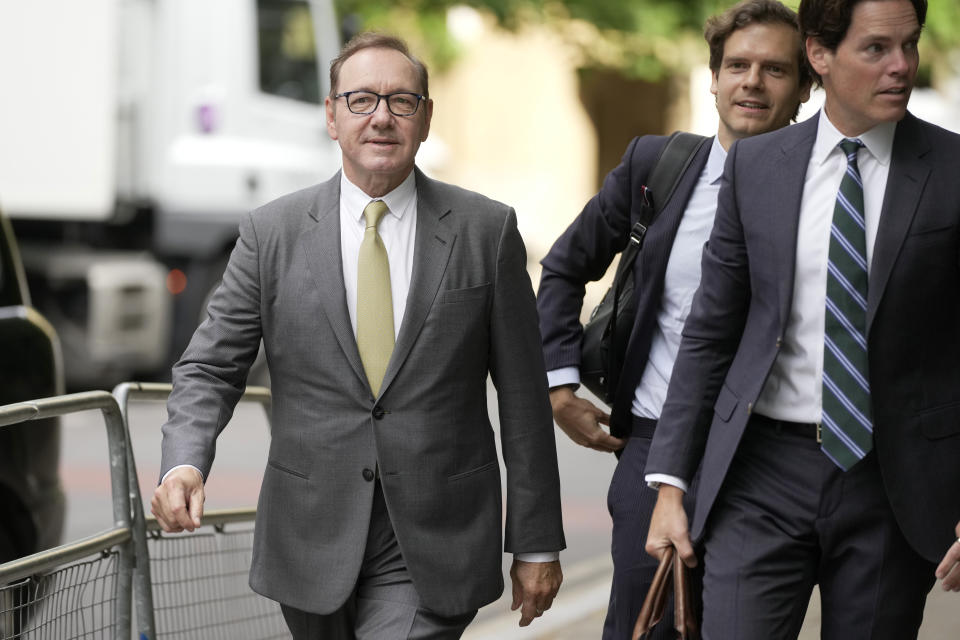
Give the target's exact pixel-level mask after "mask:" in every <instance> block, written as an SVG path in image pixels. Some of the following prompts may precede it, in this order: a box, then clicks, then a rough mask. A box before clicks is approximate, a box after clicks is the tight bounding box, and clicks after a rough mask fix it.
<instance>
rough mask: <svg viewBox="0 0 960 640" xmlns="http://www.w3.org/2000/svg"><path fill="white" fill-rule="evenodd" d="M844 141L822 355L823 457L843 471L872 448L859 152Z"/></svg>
mask: <svg viewBox="0 0 960 640" xmlns="http://www.w3.org/2000/svg"><path fill="white" fill-rule="evenodd" d="M861 146H863V143H862V142H861V141H860V140H858V139H856V140H850V139H845V140H844V141H843V142H841V143H840V148H841V149H842V150H843V152H844V153H845V154H846V156H847V170H846V172H845V173H844V175H843V180H841V181H840V192H839V193H838V194H837V204H836V206H835V207H834V209H833V225H832V226H831V227H830V255H829V262H828V264H827V310H826V321H825V325H824V350H823V433H822V438H823V443H822V445H821V446H822V448H823V452H824V453H826V454H827V456H829V458H830V459H831V460H833V462H834V463H836V465H837V466H838V467H840V468H841V469H843V470H844V471H846V470H847V469H849V468H850V467H852V466H853V465H854V464H856V463H857V461H858V460H860V459H861V458H863V457H864V456H865V455H867V453H869V452H870V450H871V449H873V422H872V420H871V418H870V413H871V412H870V379H869V378H870V375H869V370H868V367H867V338H866V328H867V258H866V255H867V251H866V244H867V242H866V232H865V226H864V217H863V211H864V209H863V182H862V181H861V179H860V171H859V169H858V168H857V152H858V151H859V150H860V147H861Z"/></svg>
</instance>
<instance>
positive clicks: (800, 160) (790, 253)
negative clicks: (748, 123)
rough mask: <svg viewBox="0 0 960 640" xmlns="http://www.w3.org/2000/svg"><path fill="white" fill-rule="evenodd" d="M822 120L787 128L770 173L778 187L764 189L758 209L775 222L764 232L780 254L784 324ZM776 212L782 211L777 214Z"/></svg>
mask: <svg viewBox="0 0 960 640" xmlns="http://www.w3.org/2000/svg"><path fill="white" fill-rule="evenodd" d="M819 120H820V119H819V117H817V116H814V117H812V118H810V119H809V120H806V121H804V122H802V123H799V124H795V125H792V126H790V127H789V128H788V129H787V135H786V137H785V139H784V140H783V142H782V144H781V146H780V154H781V158H782V161H780V162H777V163H775V166H774V167H773V171H772V174H771V175H770V176H769V178H770V182H769V184H771V185H775V188H774V189H770V190H765V191H764V193H765V199H766V202H765V203H764V205H763V207H762V208H761V209H760V210H758V212H757V214H758V215H761V216H765V217H766V221H767V224H770V225H772V226H773V228H772V229H770V233H769V234H762V236H763V237H767V238H773V245H774V246H773V253H772V255H774V256H777V259H776V260H773V264H772V265H771V266H772V267H773V268H775V269H777V271H778V272H779V273H778V274H777V276H776V282H777V284H778V290H777V297H778V304H777V308H778V309H779V311H780V326H781V327H786V325H787V321H788V320H789V317H790V305H791V303H792V302H793V285H794V280H795V279H796V276H797V233H798V232H799V228H800V205H801V202H802V201H803V184H804V181H805V180H806V176H807V166H808V165H809V164H810V154H811V153H813V143H814V141H815V140H816V138H817V124H818V122H819ZM751 188H752V187H749V186H748V187H747V189H751ZM784 203H791V204H790V205H789V207H790V208H789V209H787V206H785V205H784ZM777 212H779V215H776V213H777Z"/></svg>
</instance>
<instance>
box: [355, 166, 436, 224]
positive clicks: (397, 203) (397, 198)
mask: <svg viewBox="0 0 960 640" xmlns="http://www.w3.org/2000/svg"><path fill="white" fill-rule="evenodd" d="M416 195H417V180H416V171H411V172H410V175H408V176H407V177H406V178H405V179H404V181H403V182H401V183H400V184H399V185H397V187H396V188H395V189H394V190H393V191H391V192H390V193H388V194H386V195H384V196H383V197H380V198H371V197H370V196H368V195H367V194H366V193H364V192H363V189H361V188H360V187H358V186H357V185H355V184H353V183H352V182H350V180H349V179H348V178H347V175H346V173H344V172H343V171H341V172H340V206H341V209H342V210H343V211H344V212H345V213H346V214H347V215H348V217H349V218H350V219H351V220H355V221H357V222H360V218H362V217H363V210H364V208H366V206H367V205H368V204H370V201H371V200H383V201H384V202H386V203H387V208H389V209H390V215H392V216H394V217H395V218H398V219H399V218H402V217H403V214H404V213H405V212H406V211H407V210H409V209H410V206H411V204H412V203H413V202H414V199H415V198H416Z"/></svg>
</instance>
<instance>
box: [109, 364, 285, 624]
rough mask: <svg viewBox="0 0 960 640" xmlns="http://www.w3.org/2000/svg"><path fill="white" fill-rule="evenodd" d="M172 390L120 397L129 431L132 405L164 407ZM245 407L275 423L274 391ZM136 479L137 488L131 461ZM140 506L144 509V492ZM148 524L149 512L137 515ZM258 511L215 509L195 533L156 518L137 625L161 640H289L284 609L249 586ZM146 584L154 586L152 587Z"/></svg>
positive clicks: (153, 386)
mask: <svg viewBox="0 0 960 640" xmlns="http://www.w3.org/2000/svg"><path fill="white" fill-rule="evenodd" d="M170 391H171V385H169V384H161V383H136V382H126V383H123V384H121V385H118V386H117V387H116V388H115V389H114V391H113V393H114V396H115V397H116V398H117V402H118V403H119V406H120V411H121V413H122V415H123V417H124V422H125V424H126V425H127V427H128V429H129V426H130V420H129V405H130V403H131V402H132V401H139V400H154V401H163V400H166V399H167V396H168V395H169V394H170ZM241 401H244V402H257V403H259V404H261V405H263V407H264V410H265V411H266V412H267V418H268V422H269V415H270V413H269V408H270V402H271V396H270V390H269V389H266V388H265V387H247V390H246V392H245V393H244V395H243V397H242V398H241ZM129 467H130V478H131V479H132V480H131V481H132V482H133V483H134V487H136V467H135V463H134V461H133V459H132V457H131V459H130V464H129ZM136 493H137V498H136V502H137V503H138V504H139V501H140V498H139V490H137V492H136ZM134 511H135V518H136V517H139V518H140V519H142V520H143V510H142V508H140V509H135V510H134ZM255 516H256V509H254V508H250V509H226V510H212V511H207V512H206V513H204V516H203V518H202V520H201V526H200V528H198V529H197V530H196V531H194V532H193V533H186V532H185V533H177V534H166V533H163V532H162V531H161V530H160V526H159V524H158V523H157V522H156V520H155V519H154V518H152V517H150V518H146V519H145V528H146V530H147V532H148V535H147V536H146V539H145V542H144V547H143V548H142V549H141V548H138V550H137V555H138V557H144V558H149V562H141V563H138V565H137V567H136V569H135V573H136V579H135V584H136V589H135V593H134V600H135V602H136V610H137V616H138V620H139V618H140V616H141V615H142V616H144V617H149V618H150V623H151V629H154V630H155V635H151V636H150V637H151V638H153V637H156V638H163V637H168V638H177V639H178V640H179V639H189V638H197V639H200V638H203V639H204V640H206V639H208V638H223V639H224V640H235V639H244V640H246V639H248V640H268V639H271V638H289V637H290V635H289V631H288V630H287V627H286V624H285V623H284V621H283V616H282V614H281V613H280V607H279V605H277V603H275V602H273V601H272V600H268V599H266V598H264V597H262V596H260V595H258V594H256V593H254V592H253V591H252V590H251V589H250V587H249V585H248V577H247V576H248V572H249V570H250V561H251V556H252V550H253V521H254V518H255ZM144 585H149V588H145V586H144Z"/></svg>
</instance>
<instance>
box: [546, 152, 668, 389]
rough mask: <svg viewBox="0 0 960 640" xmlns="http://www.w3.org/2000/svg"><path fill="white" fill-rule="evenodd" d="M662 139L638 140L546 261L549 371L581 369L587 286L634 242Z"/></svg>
mask: <svg viewBox="0 0 960 640" xmlns="http://www.w3.org/2000/svg"><path fill="white" fill-rule="evenodd" d="M666 140H667V139H666V138H664V137H661V136H644V137H642V138H634V139H633V140H632V141H631V142H630V144H629V145H628V146H627V151H626V153H624V155H623V159H622V160H621V161H620V164H619V165H618V166H617V167H616V168H615V169H614V170H613V171H611V172H610V173H609V174H608V175H607V177H606V178H605V179H604V181H603V186H602V187H601V189H600V191H599V193H597V195H595V196H594V197H593V198H591V199H590V201H589V202H587V204H586V206H584V208H583V210H582V211H581V212H580V214H579V215H578V216H577V218H576V219H575V220H574V221H573V223H571V225H570V226H569V227H568V228H567V230H566V231H564V233H563V235H561V236H560V237H559V238H558V239H557V241H556V242H555V243H554V244H553V247H551V249H550V251H549V253H547V255H546V257H545V258H544V259H543V260H542V261H541V265H542V266H543V271H542V274H541V276H540V289H539V291H538V292H537V311H538V312H539V314H540V333H541V334H542V337H543V353H544V358H545V360H546V366H547V370H548V371H552V370H554V369H559V368H561V367H572V366H579V364H580V337H581V335H582V333H583V327H582V326H581V324H580V311H581V308H582V306H583V295H584V291H585V286H586V283H587V282H591V281H595V280H599V279H600V278H602V277H603V274H604V273H605V272H606V271H607V268H608V267H609V266H610V263H611V262H612V261H613V259H614V257H615V256H616V255H617V254H618V253H619V252H620V251H623V249H624V247H626V246H627V241H628V240H629V238H630V227H631V225H632V222H633V218H634V217H635V216H636V215H637V214H638V212H639V204H640V193H641V191H640V189H641V187H642V186H643V182H644V180H645V179H646V176H647V175H648V174H649V172H650V169H651V167H652V166H653V164H654V163H655V162H656V159H657V157H658V156H659V154H660V151H661V150H662V149H663V146H664V144H665V143H666Z"/></svg>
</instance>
